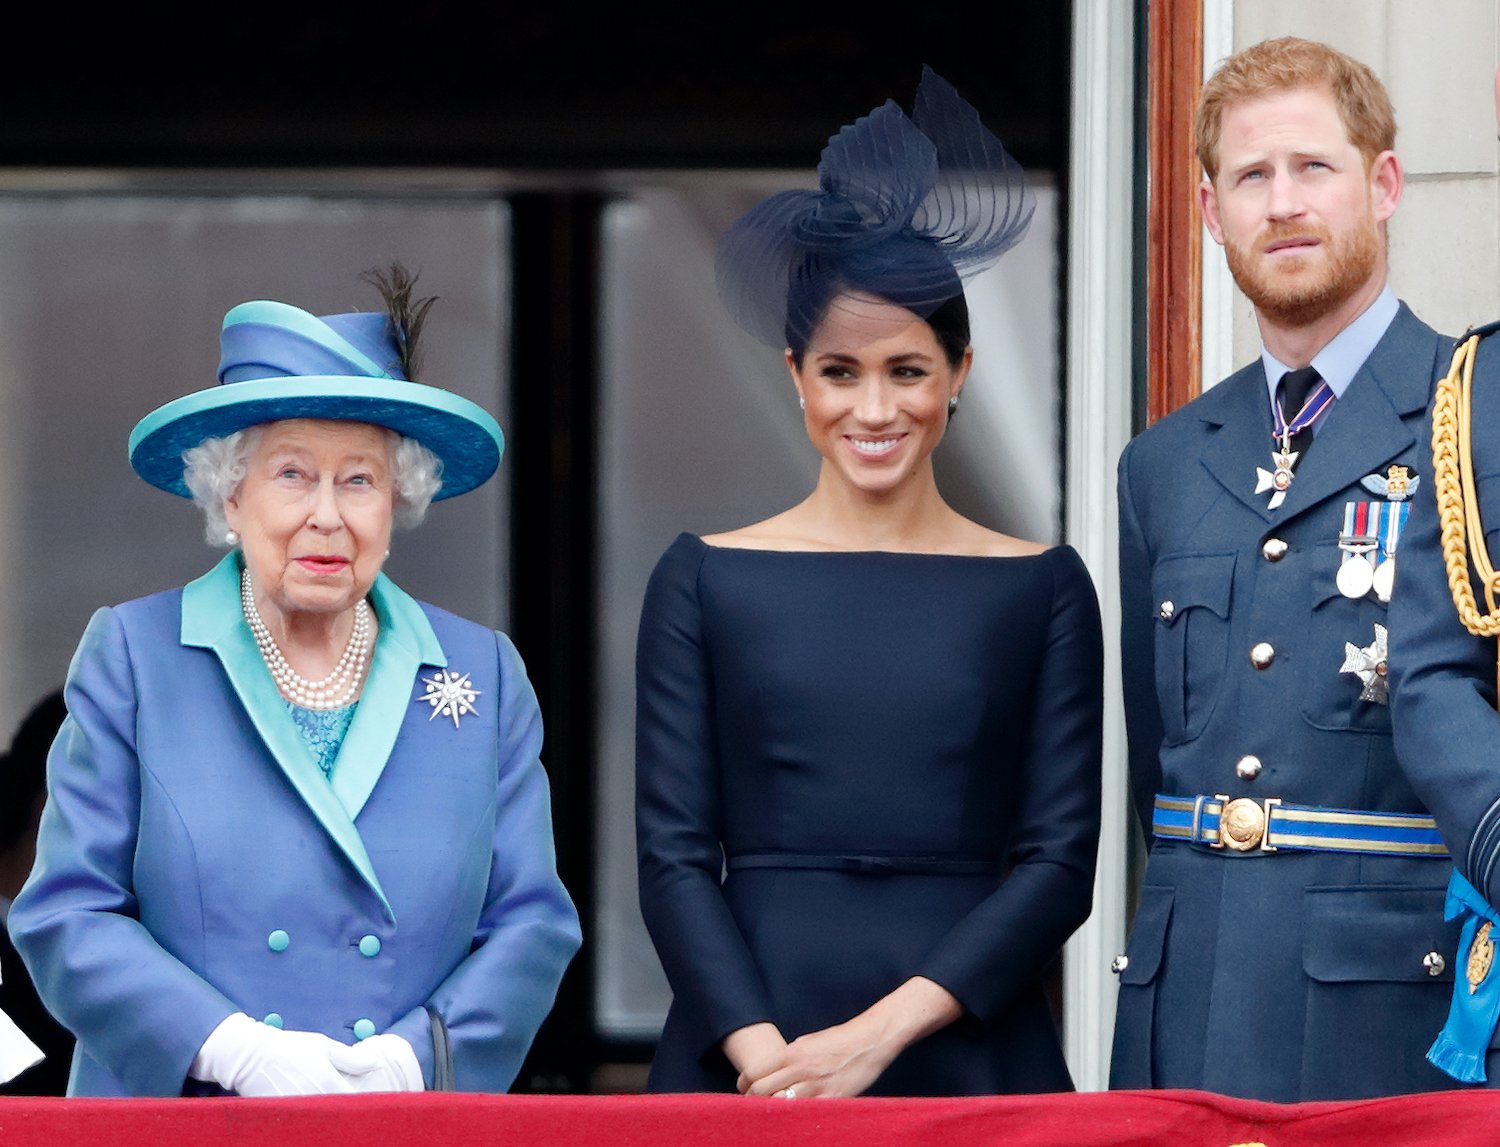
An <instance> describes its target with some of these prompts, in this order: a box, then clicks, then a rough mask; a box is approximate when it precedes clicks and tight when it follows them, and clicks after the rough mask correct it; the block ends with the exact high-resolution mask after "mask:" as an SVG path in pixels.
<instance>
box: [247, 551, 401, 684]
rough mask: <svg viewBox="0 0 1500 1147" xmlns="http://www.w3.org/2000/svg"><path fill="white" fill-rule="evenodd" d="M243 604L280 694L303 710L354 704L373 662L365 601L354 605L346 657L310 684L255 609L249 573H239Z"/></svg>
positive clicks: (257, 643)
mask: <svg viewBox="0 0 1500 1147" xmlns="http://www.w3.org/2000/svg"><path fill="white" fill-rule="evenodd" d="M240 604H241V606H242V607H243V608H244V610H245V622H246V624H247V625H249V626H250V632H251V634H252V635H254V637H255V644H256V646H257V647H259V649H260V655H261V657H262V658H264V659H265V662H266V668H267V669H269V670H270V671H271V677H272V678H273V679H274V680H275V682H276V688H277V689H279V690H281V695H282V696H283V697H285V698H286V699H287V700H289V701H291V702H292V703H294V704H296V705H301V706H302V707H303V708H304V709H342V708H344V707H345V706H347V705H349V704H351V703H352V702H353V701H354V695H355V694H356V693H358V692H359V687H360V685H361V684H362V683H363V682H364V677H365V665H366V664H367V663H368V662H369V660H370V646H371V644H372V640H371V637H370V606H369V604H368V603H367V602H366V601H365V599H364V598H360V599H359V601H357V602H356V603H355V605H354V630H353V632H351V633H350V634H349V644H348V645H346V646H345V647H344V655H343V656H342V657H340V658H339V663H338V664H337V665H335V666H334V667H333V672H332V673H330V674H329V675H328V676H327V677H324V678H323V679H322V680H321V681H309V680H308V679H307V678H306V677H304V676H302V674H300V673H298V672H297V671H296V670H295V669H293V668H292V667H291V665H290V664H288V663H287V659H286V658H285V657H284V656H283V655H282V652H281V650H280V648H278V646H277V645H276V639H275V638H274V637H272V636H271V631H270V629H268V628H267V627H266V623H265V622H264V621H263V620H262V619H261V616H260V610H258V609H256V607H255V594H254V593H253V592H252V591H251V589H250V571H249V570H244V571H242V572H241V574H240Z"/></svg>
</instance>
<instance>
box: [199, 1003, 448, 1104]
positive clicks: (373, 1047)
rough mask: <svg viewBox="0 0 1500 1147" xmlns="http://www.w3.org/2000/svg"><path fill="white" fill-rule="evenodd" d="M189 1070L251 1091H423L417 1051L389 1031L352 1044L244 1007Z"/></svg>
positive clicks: (237, 1090)
mask: <svg viewBox="0 0 1500 1147" xmlns="http://www.w3.org/2000/svg"><path fill="white" fill-rule="evenodd" d="M188 1074H189V1075H191V1076H192V1077H193V1078H194V1079H204V1080H209V1081H211V1082H213V1083H217V1084H218V1085H219V1086H220V1087H223V1088H225V1089H226V1090H228V1091H233V1092H235V1093H237V1094H239V1095H248V1096H283V1095H338V1094H352V1093H355V1092H369V1091H422V1090H424V1089H425V1083H424V1081H423V1079H422V1068H421V1065H420V1064H419V1063H418V1062H417V1056H416V1053H415V1052H414V1051H413V1050H412V1047H411V1045H410V1044H409V1043H407V1042H406V1040H404V1039H402V1038H401V1037H400V1036H398V1035H394V1034H392V1033H390V1032H386V1033H384V1034H382V1035H375V1036H371V1037H369V1038H368V1039H364V1040H361V1041H360V1042H359V1043H357V1044H355V1045H354V1046H353V1047H350V1046H349V1045H348V1044H342V1043H339V1041H338V1040H335V1039H330V1038H329V1037H328V1036H326V1035H323V1034H321V1033H319V1032H305V1031H283V1030H281V1029H280V1028H274V1027H271V1026H269V1025H268V1024H263V1023H257V1022H256V1021H255V1020H252V1019H251V1018H250V1017H249V1016H247V1015H245V1014H244V1013H243V1012H236V1013H235V1014H234V1015H232V1016H229V1017H228V1018H227V1019H225V1020H224V1021H223V1022H222V1023H221V1024H219V1026H218V1027H216V1028H215V1029H214V1030H213V1031H212V1032H211V1033H210V1034H209V1037H208V1039H206V1040H204V1041H203V1046H202V1047H201V1048H199V1050H198V1054H197V1056H196V1057H195V1058H194V1059H193V1063H192V1066H191V1067H189V1068H188Z"/></svg>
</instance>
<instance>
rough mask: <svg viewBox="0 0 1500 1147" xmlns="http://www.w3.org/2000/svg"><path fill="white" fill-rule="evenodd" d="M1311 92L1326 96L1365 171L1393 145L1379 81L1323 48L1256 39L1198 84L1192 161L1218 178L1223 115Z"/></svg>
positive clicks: (1390, 115) (1392, 117)
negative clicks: (1233, 109)
mask: <svg viewBox="0 0 1500 1147" xmlns="http://www.w3.org/2000/svg"><path fill="white" fill-rule="evenodd" d="M1302 88H1312V89H1315V90H1321V91H1326V92H1328V93H1329V94H1330V95H1331V96H1332V97H1333V102H1334V105H1335V106H1336V107H1337V108H1338V112H1339V119H1340V120H1342V121H1343V124H1344V131H1345V132H1346V133H1347V134H1348V136H1349V142H1351V143H1352V144H1354V146H1355V147H1357V148H1359V151H1360V154H1361V155H1362V156H1363V157H1364V161H1365V166H1366V167H1367V168H1368V167H1369V166H1370V164H1371V163H1372V162H1373V161H1374V159H1375V157H1376V156H1377V155H1379V154H1380V153H1381V152H1383V151H1389V150H1391V148H1393V147H1394V146H1395V144H1396V112H1395V110H1394V109H1393V108H1392V107H1391V97H1390V96H1389V94H1387V92H1386V90H1385V85H1384V84H1382V83H1381V82H1380V78H1379V77H1378V76H1376V75H1375V73H1374V72H1372V71H1371V70H1370V69H1369V68H1368V67H1366V66H1365V65H1364V64H1362V63H1360V62H1359V61H1358V60H1356V59H1354V58H1353V57H1350V56H1346V55H1344V53H1343V52H1340V51H1338V50H1336V49H1334V48H1330V47H1329V46H1328V45H1327V44H1320V43H1318V42H1316V41H1314V40H1302V39H1298V38H1297V37H1295V36H1283V37H1282V38H1280V39H1277V40H1262V41H1261V42H1260V43H1259V44H1254V45H1252V46H1251V47H1248V48H1245V49H1244V50H1243V51H1239V52H1236V53H1235V54H1234V55H1232V56H1230V57H1229V58H1228V59H1226V60H1225V61H1224V62H1223V63H1222V64H1221V65H1219V68H1218V70H1217V71H1215V72H1214V74H1213V75H1212V76H1211V77H1210V78H1209V80H1208V82H1207V83H1206V84H1204V85H1203V92H1202V94H1201V95H1200V96H1199V97H1198V115H1197V119H1196V122H1195V123H1194V125H1193V130H1194V136H1195V143H1196V145H1197V148H1198V162H1200V163H1201V164H1203V170H1204V171H1205V172H1207V174H1208V178H1209V180H1210V181H1212V180H1214V179H1215V178H1217V176H1218V174H1219V133H1220V128H1221V125H1222V124H1223V120H1224V110H1225V109H1226V108H1229V107H1232V106H1233V105H1235V104H1238V103H1242V102H1244V101H1245V100H1253V99H1258V98H1260V97H1262V96H1269V95H1273V94H1276V93H1279V92H1289V91H1296V90H1298V89H1302Z"/></svg>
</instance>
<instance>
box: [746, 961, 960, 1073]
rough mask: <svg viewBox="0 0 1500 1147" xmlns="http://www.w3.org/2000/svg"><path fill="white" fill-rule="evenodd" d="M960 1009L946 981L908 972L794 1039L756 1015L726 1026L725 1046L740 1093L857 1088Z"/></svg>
mask: <svg viewBox="0 0 1500 1147" xmlns="http://www.w3.org/2000/svg"><path fill="white" fill-rule="evenodd" d="M962 1014H963V1005H961V1004H960V1003H959V1002H958V1000H957V999H955V998H954V996H953V995H952V993H950V992H949V991H948V989H946V988H944V987H942V986H941V985H939V984H937V983H934V982H933V981H932V980H929V979H927V978H926V977H925V976H913V977H912V978H911V979H909V980H907V981H906V982H905V983H903V984H902V985H901V986H900V987H898V988H896V989H895V990H894V991H892V992H891V993H890V994H889V995H885V996H882V997H881V998H880V999H878V1000H876V1001H875V1003H873V1004H871V1005H870V1006H869V1007H868V1008H866V1009H865V1010H864V1011H862V1012H860V1013H859V1015H857V1016H854V1017H853V1018H852V1019H849V1020H846V1021H845V1022H843V1023H841V1024H834V1025H833V1026H832V1027H826V1028H823V1029H822V1030H821V1031H815V1032H808V1033H807V1034H806V1035H803V1036H798V1037H797V1038H796V1039H794V1040H792V1042H791V1043H787V1042H786V1040H785V1039H783V1038H782V1036H781V1032H780V1030H779V1029H778V1028H777V1027H776V1025H775V1024H773V1023H756V1024H749V1025H747V1026H746V1027H742V1028H739V1029H738V1030H736V1031H732V1032H730V1033H729V1034H728V1035H727V1036H725V1037H724V1041H723V1048H724V1054H725V1055H726V1056H728V1057H729V1062H730V1063H732V1064H734V1066H735V1068H736V1069H737V1070H738V1071H739V1073H740V1077H739V1080H738V1082H737V1086H738V1087H739V1089H740V1094H742V1095H775V1096H779V1097H781V1098H783V1099H803V1098H811V1097H813V1096H842V1095H862V1094H864V1092H865V1091H866V1090H867V1089H868V1088H869V1086H870V1085H871V1084H872V1083H874V1082H875V1081H876V1080H877V1079H879V1078H880V1076H881V1073H883V1072H884V1071H885V1069H886V1068H888V1067H890V1065H891V1062H892V1061H893V1060H894V1059H895V1058H896V1057H897V1056H898V1055H900V1054H901V1053H902V1052H903V1051H904V1050H905V1049H906V1048H908V1047H909V1046H911V1045H912V1044H913V1043H915V1042H916V1041H917V1040H920V1039H924V1038H925V1037H927V1036H929V1035H931V1034H932V1033H933V1032H935V1031H937V1030H938V1029H939V1028H942V1027H946V1026H947V1025H948V1024H950V1023H952V1022H953V1021H954V1020H956V1019H958V1017H959V1016H960V1015H962Z"/></svg>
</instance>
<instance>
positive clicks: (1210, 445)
mask: <svg viewBox="0 0 1500 1147" xmlns="http://www.w3.org/2000/svg"><path fill="white" fill-rule="evenodd" d="M1196 130H1197V146H1198V155H1199V159H1200V160H1201V161H1202V163H1203V167H1204V170H1205V172H1206V173H1207V178H1206V179H1205V180H1204V182H1203V185H1202V188H1201V191H1200V203H1201V206H1202V209H1203V215H1204V219H1205V222H1206V223H1207V225H1208V228H1209V230H1210V232H1211V233H1212V235H1213V237H1214V238H1215V239H1216V240H1217V241H1218V242H1219V243H1221V244H1222V245H1223V246H1224V249H1225V254H1226V257H1227V259H1228V262H1229V268H1230V271H1231V272H1232V273H1233V275H1234V278H1235V281H1236V283H1237V284H1238V285H1239V287H1240V288H1241V290H1243V291H1244V293H1245V294H1246V295H1247V296H1248V297H1249V299H1250V301H1251V302H1252V303H1253V304H1254V305H1255V314H1256V320H1257V323H1258V325H1259V328H1260V335H1261V342H1262V352H1261V355H1260V358H1259V359H1258V360H1257V361H1255V362H1253V363H1252V364H1251V365H1249V366H1247V367H1245V368H1244V369H1242V370H1240V371H1238V372H1237V373H1235V374H1233V375H1231V376H1230V377H1229V378H1227V379H1225V380H1224V381H1223V382H1222V383H1220V384H1219V385H1217V386H1215V387H1213V388H1212V389H1211V390H1209V391H1208V392H1207V393H1205V394H1203V395H1202V396H1201V397H1199V398H1197V399H1195V400H1194V401H1193V402H1191V403H1189V404H1188V405H1187V406H1185V407H1184V408H1183V409H1181V410H1179V411H1176V412H1175V413H1173V414H1171V415H1170V416H1168V417H1166V418H1164V419H1162V420H1161V421H1160V422H1158V423H1157V424H1156V425H1155V426H1153V427H1151V428H1150V429H1149V430H1147V431H1146V432H1145V433H1144V434H1142V435H1140V436H1139V437H1137V438H1136V439H1135V440H1134V441H1133V442H1131V444H1130V445H1129V446H1128V447H1127V448H1126V450H1125V452H1124V454H1123V456H1122V457H1121V460H1120V474H1119V482H1120V486H1119V497H1120V580H1121V586H1122V590H1121V598H1122V610H1123V612H1122V623H1121V635H1122V657H1123V670H1124V684H1125V705H1126V721H1127V729H1128V733H1129V741H1130V766H1131V784H1132V792H1133V796H1134V801H1135V806H1136V811H1137V813H1138V815H1139V816H1140V818H1141V822H1142V825H1143V827H1144V829H1145V832H1146V837H1147V840H1148V842H1149V843H1150V845H1151V850H1150V856H1149V859H1148V861H1147V865H1146V870H1145V875H1144V880H1143V886H1142V888H1141V890H1140V901H1139V907H1138V910H1137V912H1136V915H1135V919H1134V922H1133V925H1132V928H1131V934H1130V939H1129V943H1128V945H1127V950H1126V953H1125V954H1124V956H1122V957H1121V958H1119V959H1118V960H1117V961H1116V970H1117V971H1118V972H1119V975H1120V995H1119V1011H1118V1018H1117V1023H1116V1029H1115V1045H1114V1060H1113V1064H1112V1071H1111V1085H1112V1086H1114V1087H1121V1088H1143V1087H1171V1088H1198V1089H1203V1090H1209V1091H1217V1092H1223V1093H1227V1094H1233V1095H1240V1096H1245V1097H1249V1098H1255V1099H1267V1100H1276V1101H1281V1102H1293V1101H1302V1100H1311V1099H1330V1098H1357V1097H1365V1096H1374V1095H1386V1094H1394V1093H1400V1092H1411V1091H1419V1090H1426V1089H1435V1088H1441V1087H1444V1086H1450V1085H1451V1080H1449V1078H1448V1077H1447V1076H1445V1075H1443V1074H1442V1073H1441V1072H1439V1071H1438V1070H1437V1069H1436V1068H1434V1067H1433V1066H1432V1065H1431V1064H1429V1063H1428V1062H1427V1061H1426V1059H1425V1058H1424V1055H1425V1052H1426V1050H1427V1045H1428V1043H1429V1042H1430V1038H1431V1035H1430V1033H1431V1032H1432V1031H1433V1030H1435V1025H1437V1024H1439V1023H1441V1020H1442V1017H1443V1015H1444V1014H1445V1012H1446V1009H1447V1005H1448V997H1449V994H1450V985H1451V980H1452V969H1451V967H1449V965H1448V961H1450V960H1451V958H1452V951H1453V944H1454V943H1455V940H1456V931H1455V930H1454V927H1453V926H1452V925H1449V924H1446V923H1445V922H1444V919H1443V891H1444V886H1445V884H1446V882H1447V878H1448V868H1449V865H1448V864H1447V862H1446V855H1447V854H1446V850H1445V849H1444V846H1443V844H1442V841H1441V839H1440V838H1439V836H1438V834H1437V831H1436V829H1435V826H1434V823H1433V820H1432V818H1431V817H1430V815H1428V813H1427V810H1426V809H1425V808H1424V807H1423V805H1422V803H1421V801H1420V800H1419V799H1418V797H1417V796H1416V794H1415V793H1414V792H1413V791H1412V789H1411V787H1410V785H1409V784H1408V782H1407V780H1406V778H1405V776H1404V775H1403V774H1402V772H1401V770H1400V768H1399V767H1398V765H1397V762H1396V757H1395V754H1394V752H1393V750H1392V745H1391V733H1390V710H1389V708H1388V706H1387V696H1386V691H1385V685H1386V677H1385V671H1386V666H1385V650H1386V644H1387V628H1386V620H1387V618H1386V613H1387V604H1388V601H1389V598H1390V596H1391V588H1392V587H1391V580H1392V574H1393V572H1394V571H1393V567H1392V566H1391V565H1390V562H1391V558H1392V557H1393V555H1394V554H1395V551H1396V548H1397V546H1398V544H1399V542H1400V531H1401V528H1402V526H1403V525H1404V524H1405V519H1406V513H1407V509H1408V507H1409V505H1410V503H1409V495H1410V493H1411V491H1412V490H1413V488H1414V487H1416V488H1420V487H1421V486H1422V485H1423V484H1425V483H1426V482H1427V480H1428V479H1427V473H1426V471H1427V464H1426V454H1425V451H1424V450H1423V449H1422V448H1421V447H1420V445H1419V439H1420V438H1421V437H1422V434H1423V419H1424V411H1425V408H1426V406H1427V402H1428V399H1429V396H1430V393H1431V388H1432V384H1433V380H1434V379H1435V377H1436V376H1437V375H1438V374H1439V373H1441V371H1442V370H1443V369H1445V368H1446V366H1447V362H1448V359H1449V356H1450V354H1451V352H1452V347H1453V343H1452V340H1451V339H1445V338H1443V337H1442V336H1440V335H1438V334H1437V333H1436V332H1434V331H1433V330H1431V329H1430V328H1428V327H1427V326H1425V325H1424V324H1423V323H1422V322H1420V321H1419V320H1418V319H1417V318H1416V316H1415V315H1413V314H1412V313H1411V311H1410V310H1408V309H1407V308H1406V306H1405V305H1404V304H1401V303H1399V302H1398V301H1397V300H1396V298H1395V296H1394V295H1393V294H1392V293H1391V291H1390V288H1389V287H1388V286H1387V285H1386V250H1385V223H1386V221H1387V220H1388V219H1389V218H1390V217H1391V216H1392V214H1393V213H1394V212H1395V210H1396V206H1397V204H1398V202H1399V200H1400V197H1401V190H1402V171H1401V165H1400V162H1399V161H1398V159H1397V158H1396V156H1395V154H1394V153H1393V151H1392V150H1391V149H1392V146H1393V144H1394V140H1395V117H1394V114H1393V112H1392V110H1391V106H1390V101H1389V98H1388V97H1387V95H1386V92H1385V89H1384V87H1383V86H1382V85H1381V83H1380V81H1379V80H1378V79H1377V78H1376V77H1375V76H1374V74H1373V73H1371V72H1370V70H1369V69H1368V68H1366V67H1365V66H1364V65H1362V64H1360V63H1359V62H1357V61H1355V60H1352V59H1350V58H1349V57H1347V56H1345V55H1343V54H1342V53H1339V52H1336V51H1334V50H1332V49H1330V48H1328V47H1326V46H1325V45H1322V44H1316V43H1311V42H1309V41H1305V40H1294V39H1283V40H1276V41H1268V42H1266V43H1262V44H1258V45H1256V46H1254V47H1252V48H1248V49H1246V50H1244V51H1242V52H1239V53H1237V54H1236V55H1234V56H1232V57H1230V58H1229V59H1228V60H1227V61H1226V62H1225V63H1224V64H1223V65H1222V66H1221V67H1220V69H1219V70H1218V71H1217V72H1216V73H1215V75H1214V76H1213V77H1211V79H1210V80H1209V82H1208V83H1207V84H1206V85H1205V86H1204V90H1203V93H1202V96H1201V99H1200V103H1199V111H1198V116H1197V129H1196Z"/></svg>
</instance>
